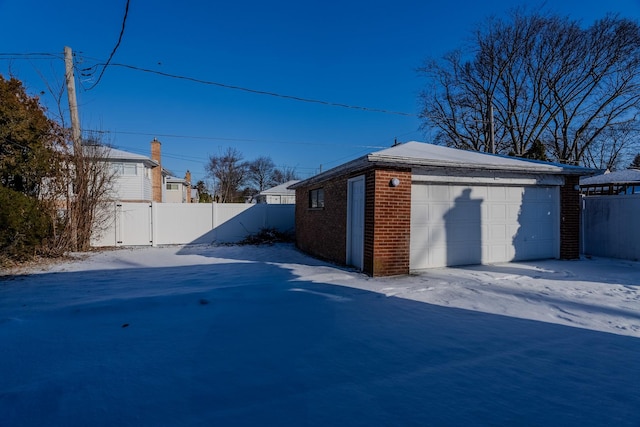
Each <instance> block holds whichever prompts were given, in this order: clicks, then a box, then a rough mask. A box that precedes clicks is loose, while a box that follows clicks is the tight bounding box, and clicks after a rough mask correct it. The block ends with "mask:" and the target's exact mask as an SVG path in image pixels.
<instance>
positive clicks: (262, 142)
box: [0, 0, 640, 180]
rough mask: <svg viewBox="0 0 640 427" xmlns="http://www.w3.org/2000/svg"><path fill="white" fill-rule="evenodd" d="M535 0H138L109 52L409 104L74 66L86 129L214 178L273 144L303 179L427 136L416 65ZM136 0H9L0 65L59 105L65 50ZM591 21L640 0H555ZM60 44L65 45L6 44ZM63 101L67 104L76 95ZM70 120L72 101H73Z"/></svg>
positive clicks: (130, 59) (83, 49) (100, 51)
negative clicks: (225, 154) (230, 152)
mask: <svg viewBox="0 0 640 427" xmlns="http://www.w3.org/2000/svg"><path fill="white" fill-rule="evenodd" d="M524 4H528V5H529V6H531V5H532V4H533V3H531V2H526V1H506V0H487V1H484V2H475V1H463V2H435V1H422V2H418V1H407V0H396V1H393V2H389V1H378V0H371V1H367V2H364V1H342V2H335V1H316V0H314V1H306V2H300V1H289V0H287V1H272V2H263V1H255V0H253V1H243V0H236V1H233V2H218V1H205V0H183V1H182V2H180V3H179V4H178V3H177V2H173V1H172V2H170V1H161V0H156V1H151V0H130V6H129V14H128V17H127V21H126V27H125V31H124V35H123V39H122V43H121V44H120V46H119V48H118V50H117V51H116V53H115V56H114V57H113V59H112V63H117V64H125V65H130V66H135V67H139V68H144V69H150V70H155V71H159V72H162V73H167V74H172V75H178V76H185V77H191V78H195V79H200V80H204V81H209V82H217V83H221V84H225V85H232V86H239V87H244V88H249V89H255V90H259V91H267V92H272V93H277V94H282V95H289V96H295V97H300V98H308V99H315V100H322V101H327V102H331V103H340V104H348V105H353V106H360V107H366V108H371V109H380V110H386V111H392V112H404V113H409V114H410V115H399V114H391V113H380V112H374V111H366V110H359V109H352V108H342V107H336V106H328V105H323V104H315V103H309V102H301V101H294V100H291V99H287V98H282V97H274V96H267V95H259V94H255V93H250V92H245V91H240V90H234V89H229V88H225V87H220V86H215V85H206V84H202V83H196V82H193V81H188V80H184V79H176V78H169V77H165V76H160V75H158V74H152V73H148V72H143V71H137V70H132V69H128V68H124V67H120V66H111V67H108V68H107V69H106V71H105V73H104V75H103V77H102V79H101V80H100V81H99V83H98V84H97V85H96V86H95V88H93V89H91V90H88V89H89V88H90V87H91V86H92V85H93V84H94V83H95V82H96V79H97V77H98V75H99V72H100V70H101V69H100V68H99V67H98V68H97V72H94V73H93V76H87V77H82V76H77V77H78V78H79V79H80V80H81V82H79V83H78V101H79V107H80V118H81V122H82V127H83V129H85V130H87V129H94V130H100V131H105V132H106V133H104V138H105V141H106V142H108V143H110V144H113V145H114V146H115V147H117V148H120V149H123V150H127V151H131V152H136V153H141V154H146V155H149V154H150V153H149V150H150V147H149V142H150V141H151V140H152V139H153V138H154V137H157V138H158V139H159V140H160V141H161V142H162V149H163V166H164V167H166V168H168V169H170V170H171V171H172V172H174V174H175V175H177V176H183V175H184V173H185V171H186V170H187V169H189V170H191V172H192V175H193V177H194V179H195V180H198V179H203V178H205V169H204V165H205V164H206V162H207V160H208V157H209V155H212V154H214V155H215V154H219V153H221V152H222V151H224V150H225V149H226V148H227V147H234V148H236V149H238V150H239V151H240V152H241V153H242V154H243V155H244V157H245V159H246V160H252V159H255V158H257V157H259V156H264V155H266V156H270V157H271V158H272V159H273V160H274V162H275V163H276V165H277V166H279V167H290V168H296V171H297V172H298V174H299V175H300V176H301V177H303V178H305V177H308V176H311V175H313V174H314V173H317V172H318V171H319V169H320V168H321V167H322V169H323V170H326V169H328V168H331V167H334V166H337V165H339V164H341V163H344V162H346V161H349V160H351V159H353V158H356V157H358V156H361V155H363V154H366V153H368V152H371V151H376V150H378V149H381V148H385V147H388V146H390V145H391V144H393V141H394V138H397V139H398V140H399V141H408V140H419V141H426V142H429V140H430V134H429V133H428V132H425V131H423V130H420V121H419V119H418V118H417V113H418V111H419V101H418V95H419V93H420V91H421V89H422V87H423V86H424V85H425V83H426V82H425V81H424V80H423V78H421V77H420V75H419V74H418V73H417V72H416V69H417V68H418V67H419V66H420V65H421V64H422V63H423V62H424V60H425V59H426V58H438V57H440V56H442V55H443V54H444V53H446V52H448V51H450V50H452V49H454V48H457V47H460V46H462V45H463V44H464V43H465V41H466V40H467V39H468V37H469V36H470V33H471V31H472V30H473V29H474V27H475V26H477V25H478V24H480V23H481V22H483V21H484V20H485V19H486V18H487V17H489V16H504V14H505V12H507V11H508V10H509V9H511V8H513V7H516V6H518V5H524ZM125 5H126V0H95V1H90V2H87V1H80V0H65V1H61V0H58V1H56V0H49V1H43V0H0V74H2V75H4V76H5V77H6V76H8V75H9V73H10V72H11V73H12V74H13V75H14V76H15V77H17V78H19V79H20V80H22V81H23V82H24V83H25V85H26V86H27V88H28V90H29V92H30V93H31V94H39V93H41V92H43V91H44V92H45V93H44V95H42V97H41V99H42V102H43V104H44V105H45V106H47V107H48V109H49V111H50V112H51V114H52V115H55V113H56V111H57V107H56V102H55V100H54V97H53V96H51V95H50V94H49V93H48V89H47V85H49V86H54V87H60V86H61V85H62V84H63V77H64V63H63V61H62V59H61V58H62V51H63V48H64V46H70V47H71V48H72V49H73V50H74V52H75V53H76V61H77V67H78V68H79V69H82V68H88V67H91V66H93V65H95V64H99V63H104V62H105V61H106V60H107V58H108V57H109V54H110V53H111V51H112V50H113V48H114V46H115V44H116V42H117V40H118V35H119V33H120V29H121V26H122V19H123V14H124V10H125ZM546 8H547V10H550V11H553V12H557V13H559V14H561V15H567V16H570V17H572V18H575V19H578V20H581V21H582V22H583V23H584V24H585V25H589V24H590V23H591V22H592V21H593V20H594V19H597V18H600V17H602V16H604V14H606V13H607V12H613V13H618V14H620V15H621V16H623V17H626V18H630V19H634V20H638V19H640V0H616V1H614V2H602V1H591V0H586V1H585V0H565V1H562V2H557V3H556V2H547V4H546ZM8 53H18V54H29V53H50V54H54V55H57V56H59V58H56V57H53V56H45V57H40V56H33V55H26V56H24V55H19V56H17V55H4V54H8ZM66 105H67V104H66V99H64V103H63V107H66ZM64 114H65V115H66V117H65V118H66V120H67V121H68V112H67V111H66V108H65V111H64Z"/></svg>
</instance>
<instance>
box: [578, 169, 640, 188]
mask: <svg viewBox="0 0 640 427" xmlns="http://www.w3.org/2000/svg"><path fill="white" fill-rule="evenodd" d="M635 182H640V170H638V169H625V170H621V171H615V172H605V173H604V174H602V175H598V176H592V177H590V178H584V179H581V180H580V185H600V184H627V183H635Z"/></svg>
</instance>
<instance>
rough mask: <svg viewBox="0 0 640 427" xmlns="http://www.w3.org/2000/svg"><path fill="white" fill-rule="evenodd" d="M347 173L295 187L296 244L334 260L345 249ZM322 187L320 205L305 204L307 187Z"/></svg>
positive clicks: (342, 259)
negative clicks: (321, 203) (316, 183)
mask: <svg viewBox="0 0 640 427" xmlns="http://www.w3.org/2000/svg"><path fill="white" fill-rule="evenodd" d="M347 179H348V177H347V176H344V177H339V178H336V179H334V180H332V181H327V182H324V183H321V184H318V185H313V186H309V187H302V188H298V189H296V245H297V246H298V248H299V249H300V250H302V251H304V252H307V253H309V254H312V255H315V256H317V257H319V258H323V259H326V260H329V261H333V262H336V263H338V264H344V263H345V262H346V253H347ZM316 188H323V189H324V208H321V209H311V208H309V191H310V190H313V189H316Z"/></svg>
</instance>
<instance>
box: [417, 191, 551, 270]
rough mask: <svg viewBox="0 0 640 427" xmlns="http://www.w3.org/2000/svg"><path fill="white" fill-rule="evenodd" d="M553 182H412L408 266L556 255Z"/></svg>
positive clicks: (496, 260)
mask: <svg viewBox="0 0 640 427" xmlns="http://www.w3.org/2000/svg"><path fill="white" fill-rule="evenodd" d="M558 206H559V190H558V187H556V186H544V187H543V186H491V185H464V184H461V185H443V184H430V183H420V182H417V183H414V184H413V185H412V194H411V260H410V268H411V269H412V270H416V269H421V268H432V267H442V266H453V265H468V264H487V263H496V262H505V261H513V260H532V259H543V258H557V256H558V251H559V243H558V242H559V222H558V215H559V208H558Z"/></svg>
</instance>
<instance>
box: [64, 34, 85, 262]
mask: <svg viewBox="0 0 640 427" xmlns="http://www.w3.org/2000/svg"><path fill="white" fill-rule="evenodd" d="M64 65H65V73H64V77H65V80H66V82H67V99H68V101H69V114H70V115H71V138H72V139H73V141H72V142H73V159H74V161H73V163H74V164H73V166H74V174H73V176H74V177H73V186H72V188H73V190H71V189H70V193H75V194H69V202H71V203H70V205H69V207H68V214H69V222H70V224H71V245H72V247H73V250H76V251H77V250H78V249H79V239H78V225H79V223H80V218H81V211H82V207H81V206H80V205H81V204H82V203H83V201H84V196H85V192H84V179H83V177H84V176H83V175H84V164H83V162H82V140H81V134H80V117H79V115H78V101H77V100H76V79H75V76H74V74H73V52H72V51H71V48H70V47H68V46H65V47H64Z"/></svg>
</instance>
